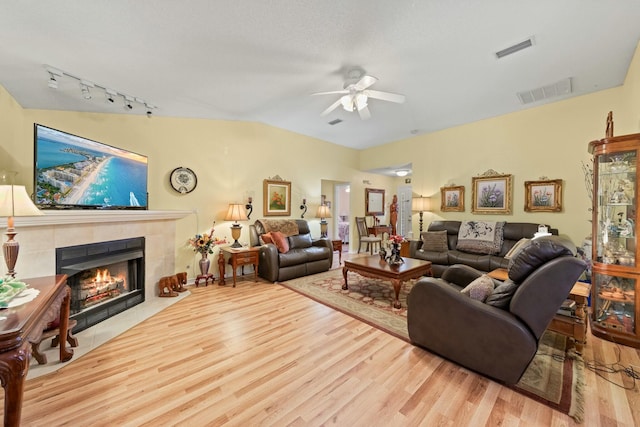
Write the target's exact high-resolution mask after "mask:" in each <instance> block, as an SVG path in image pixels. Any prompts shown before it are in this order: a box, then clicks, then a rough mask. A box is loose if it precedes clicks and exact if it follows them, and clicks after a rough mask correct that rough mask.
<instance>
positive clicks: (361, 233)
mask: <svg viewBox="0 0 640 427" xmlns="http://www.w3.org/2000/svg"><path fill="white" fill-rule="evenodd" d="M356 228H357V229H358V253H360V249H361V248H362V244H363V243H366V244H367V250H368V251H370V253H371V255H373V249H374V248H375V246H376V245H377V246H378V250H380V245H381V243H382V237H378V236H371V235H369V229H368V227H367V223H366V222H365V218H364V217H359V216H357V217H356Z"/></svg>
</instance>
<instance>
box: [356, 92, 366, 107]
mask: <svg viewBox="0 0 640 427" xmlns="http://www.w3.org/2000/svg"><path fill="white" fill-rule="evenodd" d="M355 104H356V108H357V109H358V111H360V110H362V109H363V108H365V107H366V106H367V95H365V94H364V93H359V94H357V95H356V96H355Z"/></svg>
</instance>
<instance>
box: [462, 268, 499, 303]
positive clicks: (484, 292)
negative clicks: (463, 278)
mask: <svg viewBox="0 0 640 427" xmlns="http://www.w3.org/2000/svg"><path fill="white" fill-rule="evenodd" d="M491 292H493V279H492V278H491V277H489V276H487V275H486V274H483V275H482V276H480V277H478V278H477V279H475V280H474V281H473V282H471V283H469V284H468V285H467V286H466V287H465V288H464V289H463V290H461V291H460V293H462V294H465V295H468V296H469V297H471V298H472V299H475V300H478V301H480V302H484V301H485V300H486V299H487V297H488V296H489V295H490V294H491Z"/></svg>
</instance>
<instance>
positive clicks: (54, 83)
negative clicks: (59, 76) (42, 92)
mask: <svg viewBox="0 0 640 427" xmlns="http://www.w3.org/2000/svg"><path fill="white" fill-rule="evenodd" d="M47 86H49V87H50V88H51V89H58V81H57V80H56V76H55V75H54V74H53V73H49V83H47Z"/></svg>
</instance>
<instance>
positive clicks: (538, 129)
mask: <svg viewBox="0 0 640 427" xmlns="http://www.w3.org/2000/svg"><path fill="white" fill-rule="evenodd" d="M639 52H640V48H639V49H638V51H637V52H636V55H635V56H634V59H633V62H632V64H631V66H630V68H629V72H628V75H627V78H626V80H625V84H624V86H621V87H617V88H613V89H609V90H605V91H600V92H596V93H594V94H590V95H584V96H580V97H576V98H572V99H569V100H566V101H562V102H556V103H552V104H548V105H544V106H541V107H533V108H529V109H525V110H522V111H519V112H516V113H512V114H507V115H504V116H500V117H496V118H492V119H487V120H482V121H479V122H475V123H470V124H467V125H463V126H458V127H455V128H451V129H446V130H443V131H439V132H434V133H431V134H427V135H421V136H417V137H413V138H410V139H406V140H402V141H397V142H394V143H391V144H387V145H384V146H381V147H375V148H371V149H368V150H363V151H360V152H358V151H356V150H352V149H348V148H344V147H340V146H337V145H334V144H330V143H327V142H323V141H320V140H317V139H314V138H310V137H307V136H304V135H300V134H296V133H292V132H288V131H285V130H281V129H277V128H274V127H271V126H267V125H263V124H259V123H250V122H239V121H238V122H232V121H216V120H198V119H180V118H163V117H155V116H154V117H153V118H151V119H149V118H147V117H145V116H129V115H124V114H122V115H113V114H87V113H76V112H68V111H44V110H24V109H22V108H21V107H20V106H19V105H18V104H17V103H16V102H15V100H14V99H13V98H12V97H11V96H10V95H9V94H8V93H7V92H6V91H5V90H4V88H2V87H0V128H1V129H2V136H1V137H0V154H1V156H0V168H2V169H9V170H15V171H17V172H19V175H18V176H17V183H18V184H24V185H26V186H27V188H29V189H31V188H32V186H33V182H32V181H33V177H32V174H33V169H32V168H33V123H34V122H36V123H40V124H43V125H46V126H50V127H53V128H56V129H60V130H64V131H67V132H71V133H74V134H77V135H81V136H83V137H87V138H90V139H94V140H96V141H100V142H104V143H106V144H110V145H114V146H118V147H122V148H125V149H129V150H132V151H136V152H139V153H142V154H145V155H147V156H148V157H149V201H150V208H151V209H179V210H191V211H193V212H194V213H193V215H191V216H189V217H187V218H185V219H183V220H180V221H178V225H177V230H176V245H177V249H176V269H177V270H185V269H186V266H190V268H188V269H187V270H188V273H189V276H190V277H193V276H194V274H197V269H194V267H193V266H194V265H195V264H196V262H197V259H196V257H195V256H194V255H193V253H192V252H190V251H189V250H188V249H187V248H185V247H184V246H185V242H186V240H187V238H188V237H190V236H191V235H193V234H195V233H196V232H202V231H205V230H207V228H208V227H209V226H210V225H211V223H212V221H213V220H215V221H216V222H217V224H216V235H218V236H219V237H227V238H229V237H230V233H229V224H228V223H225V222H224V220H223V218H224V214H225V211H226V207H227V205H228V203H231V202H234V201H238V202H239V201H245V197H246V196H247V194H252V195H253V200H254V212H253V215H252V217H251V222H253V220H255V219H257V218H261V217H262V216H263V215H262V204H263V200H262V181H263V179H265V178H269V177H273V176H274V175H280V176H281V177H282V178H284V179H286V180H289V181H291V182H292V209H291V213H292V215H291V216H292V217H294V218H297V217H299V214H300V212H299V209H298V206H299V204H300V201H301V199H302V197H306V198H307V204H308V205H309V214H308V215H307V218H308V219H309V221H310V224H311V227H312V233H313V234H314V235H315V236H317V235H319V224H318V223H319V220H318V219H316V218H314V217H315V211H316V209H317V206H318V203H319V202H320V195H321V194H327V196H328V197H329V198H330V199H331V198H333V194H334V192H333V188H322V186H321V182H322V180H326V181H327V182H329V181H339V182H350V183H351V193H350V204H351V216H352V217H353V216H359V215H363V214H364V190H365V188H382V189H385V190H386V192H387V199H390V197H391V195H392V194H395V191H396V188H397V186H398V185H400V184H401V181H402V182H403V181H404V180H398V179H393V178H387V177H383V176H380V175H373V174H370V173H365V172H362V171H363V170H370V169H373V168H377V167H383V166H388V165H389V164H404V163H412V165H413V172H414V173H413V177H412V184H413V191H414V193H415V194H423V195H428V196H432V197H433V202H434V203H433V206H436V207H439V206H440V199H439V197H440V196H439V194H440V190H439V189H440V187H441V186H443V185H445V184H453V183H455V184H456V185H464V186H465V187H466V200H465V204H466V206H467V209H466V212H463V213H447V214H446V215H445V214H442V213H441V212H439V211H438V210H437V208H436V211H435V212H433V213H427V214H426V215H425V226H426V225H427V224H428V223H429V222H430V221H431V220H433V219H434V218H448V219H467V218H471V217H473V218H478V219H480V218H484V219H505V220H507V221H524V222H534V223H541V222H545V223H549V224H551V225H552V226H554V227H557V228H559V229H560V231H561V232H562V233H566V234H568V235H569V236H570V237H571V238H572V239H574V240H575V241H576V242H580V241H581V240H582V239H583V238H584V237H585V236H586V235H588V234H589V233H590V223H589V219H590V213H589V212H588V209H589V207H590V202H589V198H588V197H587V193H586V189H585V185H584V175H583V173H582V166H581V162H583V161H588V160H589V159H590V156H589V154H588V152H587V144H588V142H589V141H591V140H594V139H598V138H601V137H603V136H604V129H605V118H606V115H607V112H608V111H610V110H612V111H613V112H614V120H615V134H616V135H621V134H626V133H635V132H639V131H640V53H639ZM178 166H186V167H190V168H191V169H193V170H194V171H195V172H196V174H197V175H198V187H197V188H196V190H195V191H194V192H193V193H191V194H188V195H180V194H178V193H176V192H174V191H173V190H172V189H171V188H170V186H169V184H168V180H169V173H170V172H171V171H172V170H173V169H174V168H175V167H178ZM488 169H494V170H496V171H498V172H500V173H508V174H513V190H514V191H513V197H512V200H513V202H512V203H513V213H512V214H511V215H506V216H487V215H471V213H470V209H471V177H473V176H476V175H478V174H481V173H483V172H485V171H486V170H488ZM541 176H546V177H548V178H549V179H558V178H560V179H563V180H564V187H563V189H564V200H563V207H564V209H563V212H561V213H536V214H533V213H526V212H524V209H523V206H524V181H528V180H537V179H538V178H539V177H541ZM388 202H389V200H387V204H388ZM387 220H388V219H387V218H386V217H385V218H382V221H383V222H386V221H387ZM248 224H249V223H244V224H243V225H244V227H243V232H242V237H241V239H240V240H241V241H247V240H248V237H247V236H248V233H247V231H248V227H247V225H248ZM355 231H356V230H355V229H354V228H353V226H352V229H351V235H352V236H355V234H354V233H355ZM413 231H414V235H417V231H418V221H417V217H416V216H414V227H413ZM351 240H352V243H351V245H352V250H355V245H356V243H355V242H354V241H355V239H351Z"/></svg>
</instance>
